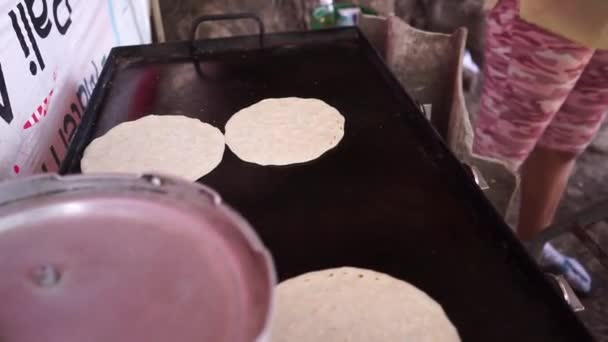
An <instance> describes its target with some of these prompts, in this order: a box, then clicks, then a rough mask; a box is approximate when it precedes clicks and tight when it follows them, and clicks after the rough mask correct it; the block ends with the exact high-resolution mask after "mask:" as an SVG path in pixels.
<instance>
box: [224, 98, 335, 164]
mask: <svg viewBox="0 0 608 342" xmlns="http://www.w3.org/2000/svg"><path fill="white" fill-rule="evenodd" d="M344 121H345V120H344V117H343V116H342V115H341V114H340V112H338V111H337V110H336V109H335V108H333V107H331V106H330V105H328V104H327V103H325V102H323V101H321V100H318V99H301V98H297V97H288V98H280V99H266V100H262V101H260V102H258V103H256V104H254V105H252V106H250V107H247V108H244V109H242V110H240V111H239V112H237V113H236V114H234V115H233V116H232V117H231V118H230V120H228V123H227V124H226V144H227V145H228V147H229V148H230V150H231V151H232V152H234V154H236V155H237V156H238V157H239V158H240V159H242V160H244V161H247V162H251V163H256V164H259V165H289V164H296V163H304V162H308V161H311V160H314V159H317V158H319V157H320V156H321V155H322V154H324V153H325V152H327V151H329V150H330V149H332V148H334V147H335V146H336V145H338V143H339V142H340V140H342V137H343V136H344Z"/></svg>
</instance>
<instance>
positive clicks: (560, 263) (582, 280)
mask: <svg viewBox="0 0 608 342" xmlns="http://www.w3.org/2000/svg"><path fill="white" fill-rule="evenodd" d="M540 263H541V265H542V266H543V267H546V268H548V269H550V270H552V271H553V272H556V273H558V274H562V275H564V277H565V278H566V280H567V281H568V283H569V284H570V286H572V288H573V289H574V290H575V291H577V292H578V293H581V294H588V293H589V292H591V276H590V275H589V273H588V272H587V270H585V267H584V266H583V265H581V263H580V262H578V261H577V260H576V259H574V258H570V257H567V256H565V255H563V254H562V253H560V252H559V251H558V250H556V249H555V248H554V247H553V245H551V244H549V243H547V244H545V247H544V248H543V255H542V257H541V262H540Z"/></svg>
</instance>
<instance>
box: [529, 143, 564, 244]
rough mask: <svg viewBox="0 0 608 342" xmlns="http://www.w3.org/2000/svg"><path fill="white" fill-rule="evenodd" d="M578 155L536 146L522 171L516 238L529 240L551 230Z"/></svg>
mask: <svg viewBox="0 0 608 342" xmlns="http://www.w3.org/2000/svg"><path fill="white" fill-rule="evenodd" d="M575 161H576V155H575V154H574V153H570V152H561V151H556V150H551V149H548V148H546V147H541V146H537V147H536V148H535V149H534V150H533V151H532V153H531V154H530V156H529V157H528V159H527V160H526V161H525V163H524V164H523V166H522V169H521V177H522V179H521V208H520V211H519V225H518V227H517V234H518V235H519V237H520V238H521V239H522V240H530V239H532V238H533V237H534V236H535V235H536V234H537V233H539V232H540V231H542V230H543V229H544V228H546V227H547V226H549V225H550V224H551V223H552V221H553V216H554V215H555V211H556V209H557V206H558V204H559V201H560V199H561V197H562V194H563V193H564V189H565V188H566V184H567V183H568V178H569V177H570V174H571V173H572V169H573V167H574V163H575Z"/></svg>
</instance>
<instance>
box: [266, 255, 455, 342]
mask: <svg viewBox="0 0 608 342" xmlns="http://www.w3.org/2000/svg"><path fill="white" fill-rule="evenodd" d="M276 298H277V302H276V303H277V306H276V312H275V320H274V322H273V334H272V339H273V342H283V341H285V342H287V341H289V342H318V341H349V342H375V341H378V342H390V341H401V342H407V341H412V342H460V337H459V336H458V332H457V331H456V328H455V327H454V326H453V325H452V323H451V322H450V320H449V319H448V317H447V316H446V314H445V312H444V311H443V309H442V308H441V306H440V305H439V304H437V303H436V302H435V301H434V300H433V299H432V298H431V297H429V296H428V295H427V294H425V293H424V292H422V291H420V290H419V289H417V288H416V287H414V286H412V285H410V284H408V283H406V282H404V281H401V280H398V279H395V278H392V277H390V276H388V275H386V274H382V273H377V272H374V271H369V270H363V269H357V268H351V267H345V268H337V269H329V270H324V271H319V272H312V273H307V274H304V275H301V276H299V277H296V278H293V279H289V280H287V281H284V282H283V283H281V284H279V285H278V287H277V297H276Z"/></svg>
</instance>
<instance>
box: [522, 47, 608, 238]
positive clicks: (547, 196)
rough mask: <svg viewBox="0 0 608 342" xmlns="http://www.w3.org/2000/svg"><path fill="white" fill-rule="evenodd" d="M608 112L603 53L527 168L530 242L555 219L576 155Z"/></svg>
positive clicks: (525, 232)
mask: <svg viewBox="0 0 608 342" xmlns="http://www.w3.org/2000/svg"><path fill="white" fill-rule="evenodd" d="M606 112H608V51H597V52H596V53H595V54H594V56H593V58H592V59H591V61H590V62H589V63H588V64H587V66H586V68H585V71H584V72H583V74H582V75H581V77H580V79H579V80H578V81H577V83H576V85H575V87H574V89H573V90H572V91H571V92H570V94H569V95H568V97H567V99H566V101H565V102H564V104H563V105H562V107H561V108H560V110H559V112H558V113H557V114H556V115H555V117H554V118H553V120H552V122H551V123H550V124H549V126H548V127H547V129H546V130H545V132H544V133H543V135H542V137H541V138H540V140H539V142H538V145H537V147H536V148H535V150H534V152H532V154H531V155H530V157H529V158H528V160H526V162H525V164H524V166H523V167H522V208H521V211H520V222H519V227H518V234H519V235H520V237H522V238H523V239H530V238H532V237H534V235H535V234H536V233H538V232H539V231H541V230H542V229H543V228H545V227H547V226H548V225H550V224H551V222H552V221H553V216H554V215H555V210H556V209H557V205H558V204H559V201H560V199H561V196H562V194H563V192H564V189H565V187H566V185H567V182H568V178H569V176H570V173H571V171H572V168H573V167H574V163H575V160H576V157H577V156H578V155H579V154H580V153H581V152H582V151H584V150H585V148H586V147H587V145H589V143H590V142H591V141H592V139H593V137H594V136H595V134H596V133H597V131H598V129H599V127H600V125H601V123H602V122H603V120H604V117H605V115H606Z"/></svg>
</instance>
